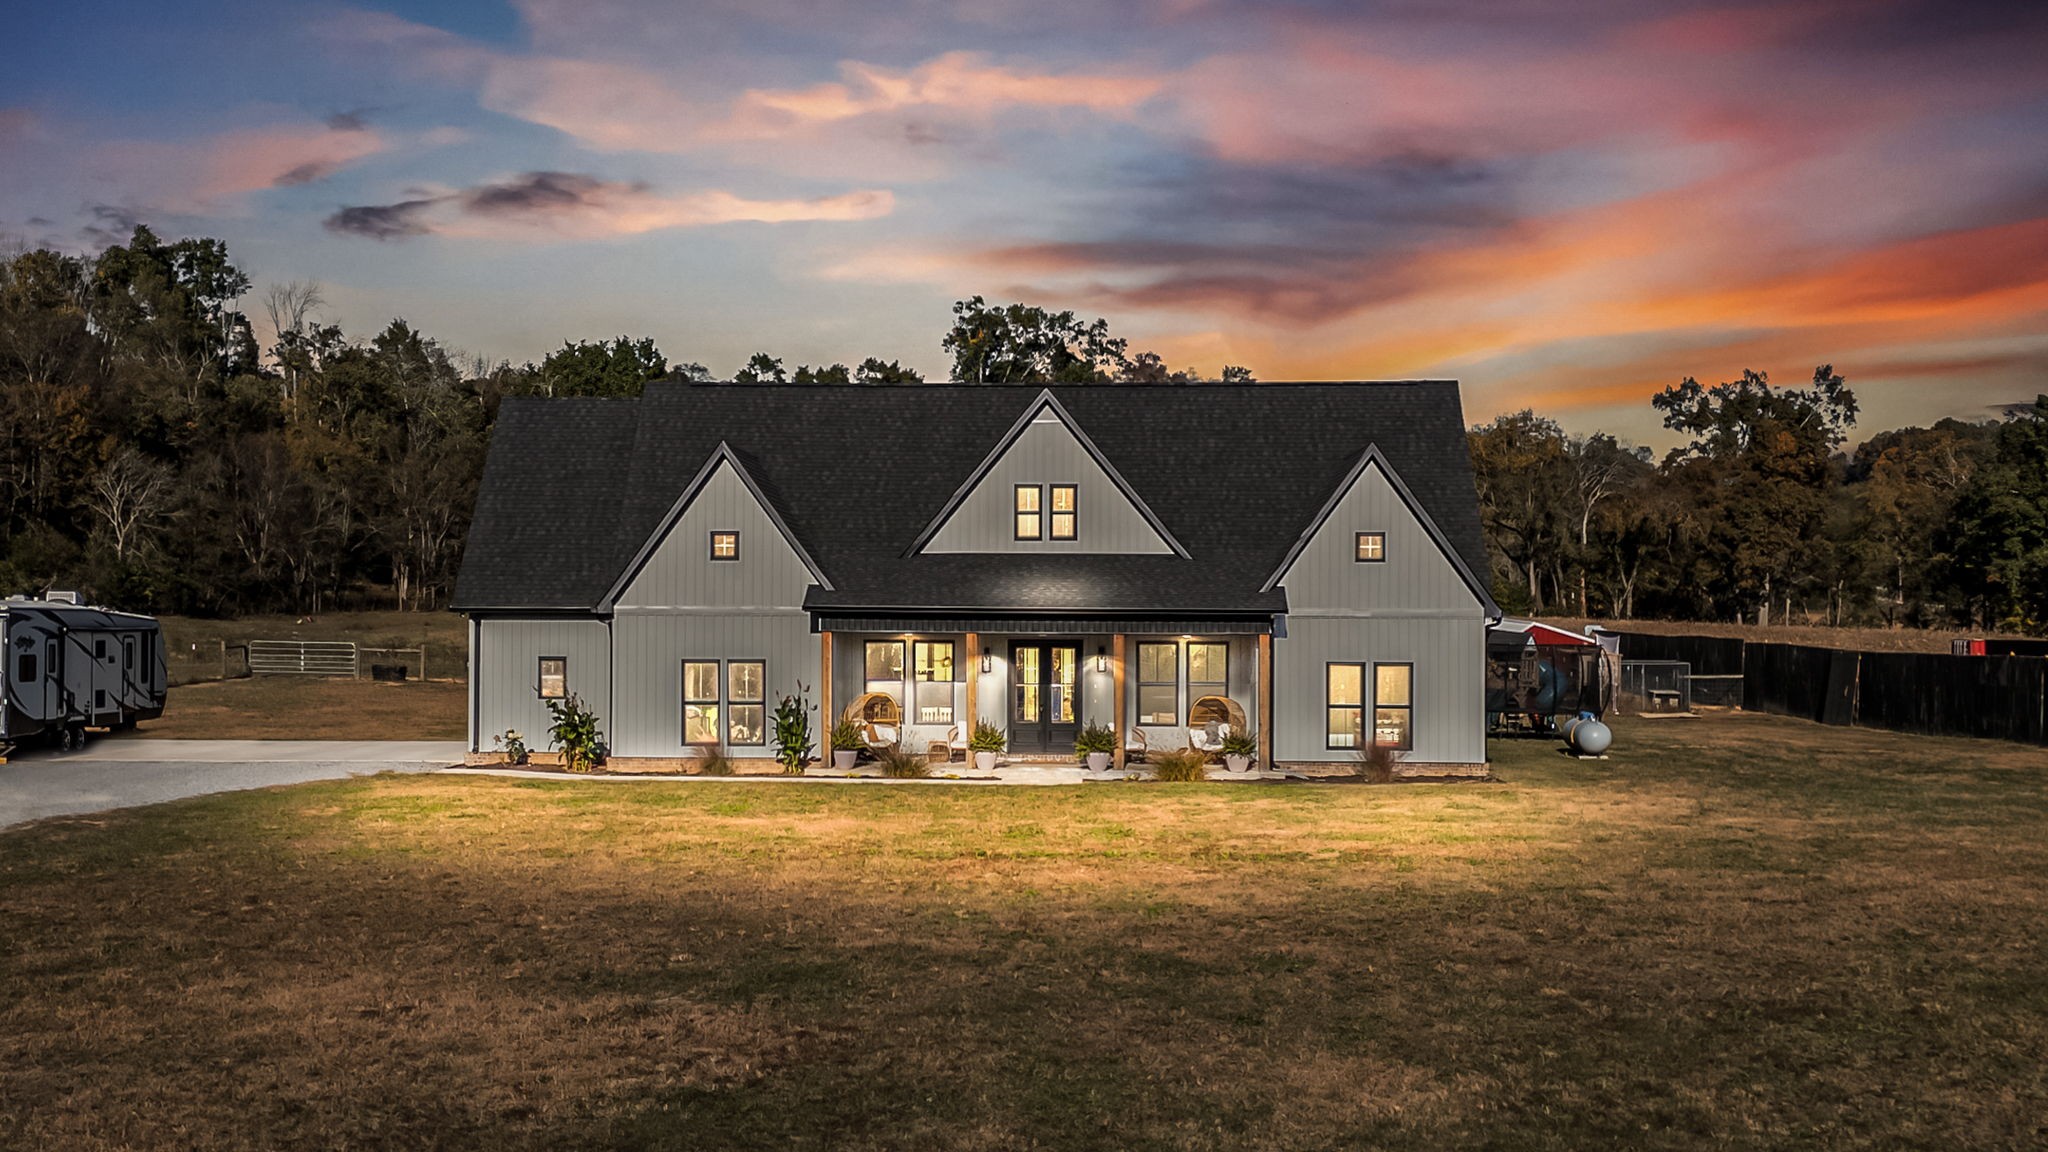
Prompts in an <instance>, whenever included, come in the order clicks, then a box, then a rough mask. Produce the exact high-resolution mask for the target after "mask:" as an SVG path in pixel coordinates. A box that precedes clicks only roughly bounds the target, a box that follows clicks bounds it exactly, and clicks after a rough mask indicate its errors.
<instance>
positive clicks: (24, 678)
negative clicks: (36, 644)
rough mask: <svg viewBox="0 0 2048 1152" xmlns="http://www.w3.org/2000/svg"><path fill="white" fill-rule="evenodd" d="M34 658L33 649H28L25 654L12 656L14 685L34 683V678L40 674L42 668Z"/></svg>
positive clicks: (20, 653) (35, 654) (18, 653)
mask: <svg viewBox="0 0 2048 1152" xmlns="http://www.w3.org/2000/svg"><path fill="white" fill-rule="evenodd" d="M36 656H37V653H36V651H35V649H33V648H31V649H29V650H28V651H26V652H17V653H15V654H14V682H15V683H17V684H33V683H35V682H36V678H37V677H38V676H39V675H41V673H42V668H41V666H40V665H39V663H38V661H37V659H36Z"/></svg>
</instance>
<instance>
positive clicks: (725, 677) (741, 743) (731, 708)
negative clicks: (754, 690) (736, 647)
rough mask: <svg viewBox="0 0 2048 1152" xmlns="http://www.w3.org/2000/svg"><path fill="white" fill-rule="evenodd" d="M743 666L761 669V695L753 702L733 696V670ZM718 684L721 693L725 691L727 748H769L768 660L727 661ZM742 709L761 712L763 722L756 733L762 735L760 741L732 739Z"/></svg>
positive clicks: (753, 658)
mask: <svg viewBox="0 0 2048 1152" xmlns="http://www.w3.org/2000/svg"><path fill="white" fill-rule="evenodd" d="M743 664H753V665H758V666H759V667H760V669H761V695H760V696H759V697H758V698H756V699H753V700H741V699H740V698H739V697H737V696H734V695H733V691H732V670H733V669H734V668H738V667H740V666H741V665H743ZM718 683H719V687H720V690H721V691H723V692H724V693H725V717H724V724H725V728H724V732H725V742H726V744H727V746H729V747H733V748H765V747H767V746H768V661H767V660H766V659H765V658H759V657H743V658H741V659H738V660H727V661H726V662H725V667H724V669H722V670H721V672H720V676H719V681H718ZM742 708H759V709H760V710H761V722H760V724H758V725H756V731H758V732H759V733H760V734H761V738H760V739H758V740H735V739H733V738H732V726H733V723H734V721H735V719H736V718H737V717H738V715H739V710H740V709H742Z"/></svg>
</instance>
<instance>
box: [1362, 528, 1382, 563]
mask: <svg viewBox="0 0 2048 1152" xmlns="http://www.w3.org/2000/svg"><path fill="white" fill-rule="evenodd" d="M1386 558H1387V534H1386V533H1385V532H1360V533H1359V534H1358V562H1359V563H1360V564H1379V563H1383V562H1384V561H1385V560H1386Z"/></svg>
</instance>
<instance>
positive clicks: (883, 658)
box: [862, 640, 903, 701]
mask: <svg viewBox="0 0 2048 1152" xmlns="http://www.w3.org/2000/svg"><path fill="white" fill-rule="evenodd" d="M862 691H866V692H881V693H885V694H887V695H888V697H889V698H890V699H891V700H896V701H901V700H902V699H903V641H901V640H870V641H868V644H867V677H866V684H865V687H864V688H863V689H862Z"/></svg>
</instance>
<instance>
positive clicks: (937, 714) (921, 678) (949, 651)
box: [911, 640, 953, 724]
mask: <svg viewBox="0 0 2048 1152" xmlns="http://www.w3.org/2000/svg"><path fill="white" fill-rule="evenodd" d="M911 653H912V656H913V657H914V660H913V667H915V668H916V670H917V722H918V723H919V724H951V723H952V722H953V642H952V641H950V640H932V641H926V640H919V641H918V642H917V643H916V644H914V645H912V646H911Z"/></svg>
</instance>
